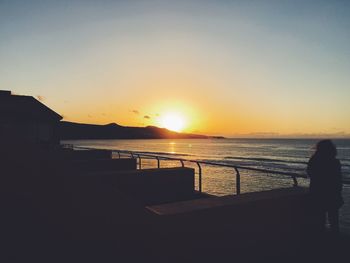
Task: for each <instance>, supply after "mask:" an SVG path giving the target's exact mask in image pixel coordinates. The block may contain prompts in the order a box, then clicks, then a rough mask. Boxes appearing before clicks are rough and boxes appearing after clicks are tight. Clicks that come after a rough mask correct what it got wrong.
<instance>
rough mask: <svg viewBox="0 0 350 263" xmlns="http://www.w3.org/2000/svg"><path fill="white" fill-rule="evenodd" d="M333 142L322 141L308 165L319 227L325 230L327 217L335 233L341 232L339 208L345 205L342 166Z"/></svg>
mask: <svg viewBox="0 0 350 263" xmlns="http://www.w3.org/2000/svg"><path fill="white" fill-rule="evenodd" d="M336 156H337V148H336V147H335V145H334V144H333V142H332V141H331V140H321V141H319V142H318V143H317V145H316V151H315V153H314V154H313V156H312V157H311V158H310V160H309V162H308V165H307V174H308V175H309V177H310V186H309V190H310V197H311V202H312V206H313V209H314V211H315V215H316V216H317V219H318V224H319V227H320V228H321V229H322V230H325V223H326V215H327V217H328V222H329V224H330V228H331V231H332V232H333V233H338V232H339V208H340V207H341V206H342V205H343V204H344V201H343V197H342V194H341V191H342V175H341V164H340V162H339V160H338V159H337V158H336Z"/></svg>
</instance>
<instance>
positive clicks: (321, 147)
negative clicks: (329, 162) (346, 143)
mask: <svg viewBox="0 0 350 263" xmlns="http://www.w3.org/2000/svg"><path fill="white" fill-rule="evenodd" d="M315 154H317V155H319V156H323V157H327V158H335V157H336V156H337V148H336V147H335V145H334V143H333V142H332V141H331V140H321V141H319V142H318V143H317V144H316V152H315Z"/></svg>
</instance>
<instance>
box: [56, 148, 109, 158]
mask: <svg viewBox="0 0 350 263" xmlns="http://www.w3.org/2000/svg"><path fill="white" fill-rule="evenodd" d="M61 154H62V157H63V158H64V159H66V160H75V161H77V160H80V161H83V160H96V159H111V158H112V151H109V150H72V149H62V151H61Z"/></svg>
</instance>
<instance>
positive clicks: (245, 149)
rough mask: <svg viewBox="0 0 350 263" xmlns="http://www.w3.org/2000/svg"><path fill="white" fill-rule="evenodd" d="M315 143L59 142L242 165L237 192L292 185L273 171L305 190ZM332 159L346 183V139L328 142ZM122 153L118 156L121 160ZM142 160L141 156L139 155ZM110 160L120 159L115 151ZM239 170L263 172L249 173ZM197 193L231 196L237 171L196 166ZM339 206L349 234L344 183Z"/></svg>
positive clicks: (349, 160) (349, 170)
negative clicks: (295, 177)
mask: <svg viewBox="0 0 350 263" xmlns="http://www.w3.org/2000/svg"><path fill="white" fill-rule="evenodd" d="M317 141H318V140H317V139H174V140H172V139H148V140H69V141H62V142H61V143H62V144H69V145H73V146H74V147H78V148H79V147H83V148H94V149H109V150H124V151H135V152H138V153H142V154H146V155H158V156H163V157H168V158H174V159H176V158H179V159H186V160H191V161H203V162H212V163H216V164H223V165H233V166H234V165H235V166H240V167H243V168H241V169H239V173H240V176H241V193H245V192H255V191H263V190H269V189H275V188H282V187H291V186H292V185H293V180H292V178H291V176H288V175H280V174H276V173H275V172H290V173H296V174H298V175H300V178H298V185H300V186H304V187H308V184H309V180H308V179H307V178H302V177H306V166H307V162H308V160H309V158H310V157H311V156H312V154H313V153H314V151H315V145H316V143H317ZM333 142H334V143H335V145H336V147H337V152H338V155H337V158H338V159H339V160H340V162H341V164H342V175H343V179H344V182H346V181H348V182H349V181H350V139H335V140H333ZM125 156H126V154H122V156H121V157H125ZM141 156H142V155H141ZM114 157H115V158H119V155H118V154H117V152H114ZM184 164H185V166H186V167H192V168H194V169H195V173H196V188H198V187H199V186H198V183H199V178H198V177H199V167H198V165H197V164H196V163H193V162H184ZM160 166H161V167H176V166H181V162H180V161H178V160H162V161H161V162H160ZM141 167H142V168H156V167H157V160H156V159H154V158H149V159H148V158H142V159H141ZM244 168H258V169H262V170H264V171H263V172H261V171H259V172H258V171H252V170H248V169H244ZM201 173H202V191H204V192H207V193H209V194H214V195H218V196H222V195H228V194H235V192H236V171H235V169H234V168H233V167H222V166H216V165H205V164H202V165H201ZM343 197H344V200H345V204H344V206H343V207H342V208H341V211H340V224H341V228H342V231H343V232H346V233H348V234H350V185H349V184H345V183H344V185H343Z"/></svg>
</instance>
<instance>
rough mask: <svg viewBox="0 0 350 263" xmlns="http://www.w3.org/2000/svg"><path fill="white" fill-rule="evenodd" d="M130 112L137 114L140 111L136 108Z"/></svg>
mask: <svg viewBox="0 0 350 263" xmlns="http://www.w3.org/2000/svg"><path fill="white" fill-rule="evenodd" d="M131 112H132V113H134V114H137V115H138V114H140V112H139V111H138V110H131Z"/></svg>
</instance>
